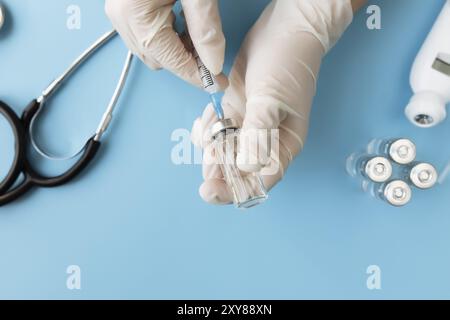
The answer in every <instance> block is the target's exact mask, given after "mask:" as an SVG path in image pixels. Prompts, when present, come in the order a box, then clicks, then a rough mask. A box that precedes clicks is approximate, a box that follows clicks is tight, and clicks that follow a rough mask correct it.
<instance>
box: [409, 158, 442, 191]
mask: <svg viewBox="0 0 450 320" xmlns="http://www.w3.org/2000/svg"><path fill="white" fill-rule="evenodd" d="M409 178H410V179H411V182H412V183H413V184H414V186H416V187H417V188H419V189H430V188H433V187H434V186H435V185H436V183H437V180H438V173H437V170H436V168H435V167H433V166H432V165H431V164H429V163H419V164H417V165H415V166H414V167H413V168H412V170H411V172H410V176H409Z"/></svg>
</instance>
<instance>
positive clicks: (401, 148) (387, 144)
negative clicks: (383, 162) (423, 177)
mask: <svg viewBox="0 0 450 320" xmlns="http://www.w3.org/2000/svg"><path fill="white" fill-rule="evenodd" d="M367 152H368V153H370V154H379V155H382V156H385V157H388V158H390V159H391V160H392V161H394V162H395V163H397V164H401V165H403V164H409V163H411V162H413V161H414V160H415V159H416V152H417V151H416V145H415V144H414V142H412V141H411V140H409V139H374V140H372V141H371V142H370V143H369V145H368V147H367Z"/></svg>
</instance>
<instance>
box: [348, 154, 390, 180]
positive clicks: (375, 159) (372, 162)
mask: <svg viewBox="0 0 450 320" xmlns="http://www.w3.org/2000/svg"><path fill="white" fill-rule="evenodd" d="M392 171H393V168H392V164H391V163H390V161H389V160H388V159H387V158H386V157H380V156H373V155H369V154H365V153H354V154H352V155H351V156H350V157H349V158H348V159H347V172H348V174H349V175H350V176H352V177H354V178H360V179H362V180H363V188H364V189H365V183H366V182H368V181H370V182H378V183H380V182H386V181H388V180H389V179H390V178H391V177H392Z"/></svg>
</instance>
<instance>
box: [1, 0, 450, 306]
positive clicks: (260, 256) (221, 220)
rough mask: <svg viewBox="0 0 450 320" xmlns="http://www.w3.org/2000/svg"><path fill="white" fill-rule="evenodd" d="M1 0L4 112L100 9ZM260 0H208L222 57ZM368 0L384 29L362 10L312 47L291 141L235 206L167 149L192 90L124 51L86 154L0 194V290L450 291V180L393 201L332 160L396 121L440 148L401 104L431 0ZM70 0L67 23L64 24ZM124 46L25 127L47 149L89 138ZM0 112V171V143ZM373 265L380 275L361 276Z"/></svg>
mask: <svg viewBox="0 0 450 320" xmlns="http://www.w3.org/2000/svg"><path fill="white" fill-rule="evenodd" d="M2 2H3V3H4V4H6V6H7V7H8V11H9V16H8V18H9V19H11V20H10V22H9V23H8V24H7V26H6V28H5V29H4V30H2V32H1V33H0V97H1V99H2V100H5V101H7V102H8V103H10V104H11V105H12V106H14V109H15V110H16V111H17V112H20V111H22V109H23V108H24V107H25V105H26V104H27V103H28V102H29V100H31V99H32V98H33V97H37V96H38V95H39V94H40V91H41V90H42V89H43V88H44V87H45V86H46V85H47V84H48V83H49V81H51V80H52V79H53V78H54V77H55V76H56V75H59V74H60V72H62V71H63V70H64V69H65V67H66V66H67V65H68V62H70V61H72V59H73V58H74V57H76V56H77V55H78V53H80V52H81V51H82V50H83V49H84V48H86V47H87V46H88V45H89V44H90V43H91V42H92V41H93V40H95V39H96V38H97V37H98V36H99V35H100V34H102V33H103V32H104V31H106V30H108V29H109V28H110V24H109V22H108V20H107V18H106V17H105V15H104V14H103V1H91V0H45V1H33V0H6V1H5V0H4V1H2ZM267 2H268V1H263V0H247V1H239V0H233V1H230V0H227V1H221V6H222V15H223V20H224V28H225V33H226V36H227V39H228V48H227V59H226V69H227V70H229V68H230V67H231V64H232V61H233V58H234V56H235V55H236V52H237V50H238V48H239V45H240V43H241V41H242V39H243V37H244V35H245V33H246V31H247V30H248V28H249V27H250V26H251V25H252V23H253V22H254V21H255V20H256V18H257V17H258V15H259V13H260V12H261V10H262V9H263V7H264V5H265V4H266V3H267ZM371 3H374V4H379V5H380V6H381V8H382V15H383V16H382V18H383V20H382V23H383V29H382V30H381V31H369V30H368V29H367V28H366V26H365V22H366V17H367V15H366V14H365V13H364V11H362V12H361V13H360V14H359V15H358V16H357V17H356V18H355V21H354V24H353V25H352V26H351V27H350V29H349V30H348V32H347V33H346V34H345V36H344V37H343V39H342V41H340V42H339V44H338V45H337V46H336V48H335V49H334V50H333V51H332V52H331V53H330V54H329V55H328V56H327V57H326V59H325V61H324V64H323V69H322V73H321V79H320V82H319V91H318V96H317V98H316V100H315V105H314V111H313V114H312V119H311V121H312V126H311V130H310V136H309V141H308V143H307V146H306V148H305V150H304V152H303V154H302V156H301V157H299V158H298V159H297V160H296V161H295V163H293V165H292V166H291V168H290V169H289V171H288V174H287V176H286V178H285V180H284V181H283V182H282V183H281V184H280V185H279V186H277V187H276V188H275V189H274V190H273V192H272V193H271V197H270V200H269V201H268V202H267V203H266V204H264V205H263V206H261V207H259V208H255V209H253V210H251V211H249V212H241V211H237V210H235V209H234V208H232V207H214V206H210V205H207V204H205V203H203V202H202V201H201V200H200V198H199V196H198V191H197V189H198V186H199V185H200V183H201V168H200V167H199V166H175V165H174V164H173V163H172V162H171V150H172V148H173V147H174V145H175V142H173V141H171V134H172V132H173V130H174V129H177V128H187V129H190V128H191V124H192V121H193V120H194V118H195V117H197V116H199V115H200V114H201V112H202V109H203V107H204V105H206V103H207V102H208V98H207V96H205V94H203V93H202V92H200V91H197V90H196V89H194V88H191V87H190V86H188V85H187V84H185V83H183V82H182V81H181V80H178V79H176V78H175V77H174V76H172V75H170V74H169V73H167V72H164V71H163V72H152V71H150V70H148V69H147V68H146V67H145V66H144V65H143V64H142V63H141V62H138V63H135V64H134V66H133V69H132V74H131V78H130V82H129V84H128V85H127V87H126V91H125V94H124V96H123V97H122V99H121V104H120V108H119V110H118V112H117V117H116V119H115V121H114V123H113V125H112V127H111V128H112V130H111V131H110V132H109V133H108V135H107V136H106V141H107V142H106V144H105V148H104V149H103V150H102V152H101V155H100V157H99V158H98V161H97V162H96V164H95V165H93V166H92V167H90V169H89V170H88V171H87V173H86V174H84V175H83V176H82V177H81V178H80V179H78V180H77V181H76V182H74V183H72V184H70V185H67V186H64V187H61V188H58V189H52V190H43V189H39V190H35V191H34V192H32V193H30V194H29V195H28V196H26V197H25V198H23V199H21V200H20V201H18V202H16V203H14V204H11V205H9V206H6V207H2V208H0V298H62V299H79V298H86V299H90V298H137V299H142V298H154V299H155V298H164V299H165V298H167V299H170V298H182V299H184V298H190V299H196V298H200V299H207V298H209V299H215V298H238V299H240V298H252V299H266V298H267V299H272V298H273V299H278V298H287V299H294V298H295V299H298V298H344V299H345V298H361V299H379V298H385V299H390V298H450V272H449V270H450V252H449V249H448V247H449V243H450V232H449V230H450V214H449V209H448V207H449V205H450V197H449V191H450V186H449V184H445V185H442V186H440V187H438V188H436V189H434V190H432V191H428V192H421V193H419V192H416V193H415V194H414V201H413V202H412V204H411V205H409V206H407V207H405V208H401V209H396V208H391V207H389V206H387V205H386V204H384V203H382V202H379V201H375V200H373V199H372V198H370V197H369V196H368V195H365V194H363V193H362V192H361V191H360V190H359V188H358V186H357V184H356V183H355V181H353V180H352V179H351V178H349V177H348V176H347V175H346V173H345V170H344V163H345V159H346V157H347V156H348V155H349V154H350V153H352V152H354V151H355V150H358V149H361V148H362V147H363V146H365V145H366V143H367V142H368V141H369V140H370V139H371V138H373V137H385V136H387V137H395V136H408V137H411V138H413V139H415V140H416V141H417V144H418V146H419V148H420V154H419V156H420V157H421V158H422V159H426V160H429V161H433V162H434V163H436V164H437V165H438V166H439V167H441V166H443V165H444V163H445V160H448V159H450V148H449V147H448V137H449V136H450V124H449V123H448V121H447V122H446V123H444V124H442V125H441V126H439V127H436V128H433V129H430V130H422V129H418V128H415V127H413V126H412V125H411V124H409V122H407V120H406V119H405V117H404V115H403V110H404V107H405V105H406V104H407V102H408V100H409V98H410V95H411V89H410V87H409V83H408V78H409V71H410V68H411V65H412V62H413V60H414V57H415V55H416V53H417V52H418V50H419V48H420V45H421V43H422V42H423V40H424V39H425V36H426V35H427V33H428V31H429V30H430V28H431V26H432V24H433V21H434V20H435V18H436V16H437V14H438V12H439V11H440V9H441V6H442V4H443V3H444V1H441V0H433V1H429V0H414V1H412V0H395V1H387V0H385V1H371ZM70 4H76V5H79V6H80V7H81V13H82V28H81V30H72V31H70V30H68V29H67V28H66V20H67V17H68V15H67V14H66V9H67V7H68V6H69V5H70ZM125 53H126V49H125V48H124V46H123V44H122V43H121V41H120V40H118V39H117V40H115V41H114V42H113V43H111V44H110V45H108V46H107V47H106V48H105V49H104V50H103V51H102V52H101V53H99V54H97V55H96V56H95V57H94V58H93V59H92V60H90V62H89V63H87V65H86V66H85V68H83V70H82V71H80V72H79V73H77V74H76V76H75V77H74V78H73V80H72V81H71V82H70V83H68V84H67V86H65V87H64V90H63V91H61V92H60V94H58V96H57V97H56V98H55V99H54V100H53V101H52V102H51V103H50V104H49V107H48V109H47V112H46V113H45V117H43V118H42V121H41V122H40V125H39V128H38V135H39V139H40V141H41V142H42V143H43V144H45V146H46V148H47V149H50V150H52V151H55V152H58V153H67V152H70V151H74V150H75V149H76V148H77V146H79V145H81V144H83V142H84V140H85V139H86V138H87V137H88V136H90V134H91V133H92V132H93V130H94V129H95V128H96V124H97V122H98V121H99V117H100V116H101V114H102V112H103V108H104V107H105V106H106V104H107V102H108V100H109V97H110V95H111V93H112V90H113V88H114V86H115V82H116V77H117V76H118V75H119V73H120V69H121V66H122V62H123V59H124V57H125ZM0 127H1V128H2V130H0V131H1V138H0V142H1V144H2V147H1V152H2V153H1V154H0V156H1V157H0V158H1V163H2V166H1V169H0V170H3V171H2V172H1V174H4V173H5V170H6V164H7V162H8V161H10V159H11V154H12V145H11V143H8V141H10V140H9V139H7V134H8V131H7V130H6V128H5V127H4V123H3V125H0ZM41 165H42V166H41V167H42V170H43V171H44V172H50V173H54V170H55V168H58V170H60V169H63V167H61V165H60V164H55V163H50V164H49V163H46V162H44V163H41ZM374 264H375V265H378V266H380V268H381V270H382V290H380V291H370V290H368V289H367V287H366V278H367V274H366V269H367V267H368V266H369V265H374ZM69 265H79V266H80V267H81V269H82V289H81V290H80V291H70V290H68V289H67V288H66V278H67V274H66V268H67V267H68V266H69Z"/></svg>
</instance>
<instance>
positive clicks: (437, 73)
mask: <svg viewBox="0 0 450 320" xmlns="http://www.w3.org/2000/svg"><path fill="white" fill-rule="evenodd" d="M410 80H411V86H412V89H413V91H414V96H413V97H412V98H411V101H410V102H409V104H408V106H407V108H406V116H407V118H408V119H409V120H410V121H411V122H412V123H414V124H415V125H417V126H419V127H422V128H429V127H433V126H435V125H437V124H439V123H440V122H442V121H443V120H444V119H445V118H446V116H447V112H446V105H447V104H449V103H450V0H446V2H445V5H444V8H443V9H442V11H441V13H440V15H439V17H438V19H437V20H436V22H435V24H434V26H433V29H432V30H431V32H430V34H429V35H428V37H427V39H426V40H425V43H424V44H423V46H422V48H421V50H420V52H419V54H418V56H417V58H416V60H415V62H414V65H413V68H412V71H411V79H410Z"/></svg>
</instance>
